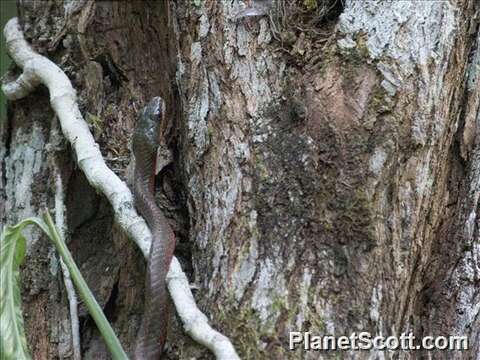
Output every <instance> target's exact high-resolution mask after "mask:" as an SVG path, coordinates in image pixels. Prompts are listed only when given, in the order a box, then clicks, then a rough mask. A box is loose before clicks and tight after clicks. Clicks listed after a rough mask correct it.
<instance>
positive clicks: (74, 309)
mask: <svg viewBox="0 0 480 360" xmlns="http://www.w3.org/2000/svg"><path fill="white" fill-rule="evenodd" d="M53 131H54V132H55V133H57V130H56V129H54V130H53ZM57 134H58V133H57ZM53 163H54V166H53V167H54V169H53V171H54V175H55V224H56V226H57V228H58V232H59V233H60V237H61V238H62V240H63V241H66V237H65V233H66V228H67V226H66V220H65V219H66V215H65V196H64V191H63V181H62V174H61V171H60V168H59V167H58V165H57V163H56V161H55V160H54V161H53ZM60 265H61V267H62V272H63V281H64V283H65V289H66V290H67V298H68V304H69V310H70V329H71V332H72V349H73V359H74V360H81V359H82V353H81V347H80V325H79V321H78V301H77V294H76V293H75V288H74V286H73V282H72V279H71V277H70V271H68V268H67V266H66V265H65V263H64V262H63V259H62V258H61V257H60Z"/></svg>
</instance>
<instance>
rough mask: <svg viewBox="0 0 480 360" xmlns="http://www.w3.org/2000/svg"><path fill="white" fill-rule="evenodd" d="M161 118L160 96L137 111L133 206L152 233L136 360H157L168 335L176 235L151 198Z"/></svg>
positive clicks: (163, 114) (163, 107)
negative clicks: (168, 282)
mask: <svg viewBox="0 0 480 360" xmlns="http://www.w3.org/2000/svg"><path fill="white" fill-rule="evenodd" d="M164 117H165V103H164V101H163V100H162V99H161V98H160V97H154V98H153V99H152V100H150V102H149V103H148V104H147V105H146V106H145V108H144V109H143V110H142V111H141V112H140V116H139V117H138V120H137V124H136V126H135V130H134V134H133V154H134V156H135V170H134V191H133V193H134V199H135V206H136V208H137V210H138V211H139V212H140V214H141V215H142V216H143V217H144V218H145V220H146V221H147V224H148V226H149V227H150V230H151V232H152V247H151V249H150V255H149V258H148V264H147V267H148V269H147V282H146V296H145V313H144V316H143V320H142V325H141V327H140V331H139V334H138V336H137V340H136V346H135V358H136V359H137V360H140V359H141V360H156V359H159V358H160V356H161V354H162V351H163V346H164V344H165V340H166V333H167V320H168V296H167V291H166V283H165V277H166V275H167V272H168V268H169V266H170V261H171V260H172V256H173V251H174V248H175V236H174V234H173V231H172V229H171V227H170V225H169V224H168V221H167V219H166V218H165V216H164V215H163V213H162V211H161V210H160V209H159V208H158V206H157V205H156V203H155V197H154V186H155V183H154V180H155V162H156V154H157V148H158V145H159V129H160V123H161V121H162V120H164Z"/></svg>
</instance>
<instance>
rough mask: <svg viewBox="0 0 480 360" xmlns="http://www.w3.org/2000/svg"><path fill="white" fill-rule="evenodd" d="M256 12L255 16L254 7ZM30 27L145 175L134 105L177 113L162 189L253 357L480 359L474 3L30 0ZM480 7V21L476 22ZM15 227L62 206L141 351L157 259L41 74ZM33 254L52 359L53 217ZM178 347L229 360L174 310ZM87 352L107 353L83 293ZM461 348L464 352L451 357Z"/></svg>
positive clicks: (21, 164) (11, 175)
mask: <svg viewBox="0 0 480 360" xmlns="http://www.w3.org/2000/svg"><path fill="white" fill-rule="evenodd" d="M249 5H250V6H252V9H255V11H257V12H258V13H257V15H258V16H252V17H250V16H246V15H245V14H246V12H244V11H243V10H244V9H245V8H246V6H249ZM18 6H19V7H18V11H19V17H20V22H21V24H22V27H23V30H24V32H25V35H26V37H27V39H28V40H29V42H30V43H31V44H32V45H33V46H34V48H35V49H36V50H37V51H38V52H39V53H42V54H44V55H45V56H48V57H49V58H50V59H52V60H53V61H54V62H55V63H57V64H58V65H59V66H60V67H61V68H62V69H63V70H64V71H65V72H66V73H67V75H68V76H69V78H70V79H71V80H72V82H73V85H74V87H75V88H76V89H77V92H78V100H79V102H80V105H81V107H80V108H81V111H82V113H83V114H84V116H85V118H87V119H88V120H89V121H90V125H91V129H92V132H93V133H94V135H95V137H96V139H97V141H98V142H99V144H100V147H101V150H102V153H103V154H104V156H105V158H106V159H107V162H108V164H109V165H110V166H111V168H112V169H114V171H115V172H117V173H118V174H119V175H120V176H121V177H123V178H126V177H127V173H128V171H127V168H128V166H127V165H128V163H129V160H130V145H129V144H128V143H129V139H130V137H131V133H132V129H133V125H134V123H135V119H136V113H137V111H138V110H139V109H140V108H141V107H142V106H143V105H144V104H145V102H146V101H148V99H149V98H150V97H152V96H155V95H160V96H162V97H163V98H164V99H165V100H166V102H167V106H168V113H169V116H168V123H167V124H165V125H164V126H163V136H164V137H165V138H166V139H167V145H168V146H169V147H170V148H171V149H172V151H173V154H174V156H173V158H174V160H173V163H172V164H171V165H168V166H167V167H166V168H164V170H163V171H162V172H161V173H160V174H159V175H158V177H157V180H158V181H157V184H158V188H157V194H158V203H159V204H160V205H161V206H162V208H163V209H164V211H165V212H166V213H167V215H168V217H169V219H170V220H171V223H172V226H173V227H174V229H175V232H176V235H177V242H178V244H177V252H176V254H177V255H178V256H179V257H180V260H181V261H182V265H183V266H184V269H186V270H187V272H188V273H189V275H190V276H191V281H192V283H194V284H195V285H196V288H197V289H198V290H197V291H196V292H195V293H194V295H195V298H196V300H197V302H198V304H199V306H200V308H201V309H202V310H203V311H204V312H205V313H206V314H207V315H208V316H209V317H210V319H211V322H212V324H213V326H214V327H215V328H217V329H219V330H220V331H222V332H223V333H224V334H225V335H227V336H229V337H230V338H231V340H232V341H233V343H234V345H235V347H236V348H237V350H238V352H239V355H240V356H241V357H242V358H245V359H262V358H265V359H283V358H292V359H303V358H306V359H317V358H324V359H329V358H352V359H363V358H365V359H366V358H378V359H381V358H401V359H414V358H418V357H420V356H425V358H428V356H430V357H431V358H435V359H436V358H441V356H447V357H446V358H449V359H450V358H452V359H453V358H459V359H461V358H463V359H480V358H479V357H478V356H479V355H478V354H479V353H480V315H479V314H480V297H479V296H480V295H479V294H480V287H479V284H480V275H479V274H480V232H479V225H480V216H479V195H480V141H479V140H478V139H479V137H478V134H479V129H480V119H479V106H480V105H479V104H480V86H479V85H478V76H479V70H478V69H479V66H480V50H479V45H480V44H479V42H480V32H479V26H478V10H479V9H478V4H477V2H476V1H475V0H458V1H457V2H456V3H455V4H450V3H448V2H434V1H424V2H416V1H411V2H410V1H396V2H376V1H352V0H345V1H343V2H340V1H334V0H318V1H298V2H289V1H283V0H277V1H273V2H269V1H264V2H260V1H254V2H247V3H244V2H242V1H213V0H205V1H177V2H173V1H169V2H167V1H125V2H116V1H98V2H95V1H92V0H84V1H76V2H62V1H54V0H51V1H33V0H32V1H19V2H18ZM475 14H477V17H475ZM9 106H10V107H9V118H8V126H3V127H2V133H1V139H2V143H1V146H0V164H1V167H0V169H2V177H1V179H0V184H1V185H2V186H1V191H0V197H1V199H2V202H3V203H4V205H3V206H2V207H0V210H1V211H3V213H0V221H1V222H2V224H5V223H15V222H17V221H19V220H21V219H23V218H25V217H27V216H32V215H36V214H37V213H38V212H39V211H40V209H41V208H42V207H49V208H53V196H52V190H51V189H52V188H53V186H52V184H53V180H52V178H53V175H52V170H51V161H50V160H49V159H51V158H52V157H53V158H55V159H56V161H58V162H59V163H60V164H61V167H62V170H63V177H64V179H65V192H66V194H67V204H66V206H67V217H68V226H69V229H68V233H69V247H70V249H71V251H72V252H73V254H74V257H75V259H76V261H78V264H79V267H80V269H81V270H82V272H83V274H84V276H85V277H86V279H87V282H88V283H89V285H90V286H91V287H92V290H93V292H94V293H95V296H96V297H97V299H98V300H99V301H100V303H101V305H102V306H103V307H104V309H105V311H106V314H107V316H108V318H109V320H111V322H112V323H113V324H114V328H115V330H116V331H117V333H118V334H119V335H120V339H121V341H122V344H124V345H125V347H126V349H127V350H128V351H131V350H133V344H134V340H135V337H136V332H137V330H138V327H139V323H140V320H141V316H142V313H143V301H140V300H141V299H143V295H142V294H143V284H144V275H145V271H144V268H145V263H144V260H143V259H142V256H141V253H140V252H139V251H138V249H136V248H135V246H134V244H133V243H132V242H131V241H129V240H128V239H127V238H126V237H125V235H123V234H122V233H121V232H120V231H119V230H118V229H117V228H116V227H115V225H114V222H113V215H112V211H111V209H110V208H109V205H108V202H107V201H106V200H105V199H104V198H103V197H102V196H100V195H98V194H97V193H96V192H95V190H93V189H92V188H91V187H90V186H89V185H88V183H87V182H86V180H85V177H84V176H83V174H82V173H81V171H80V170H79V169H78V168H77V167H76V166H75V159H74V158H73V157H72V152H71V151H70V148H69V147H68V146H67V145H66V144H57V143H52V141H51V139H52V133H54V132H55V131H58V130H57V129H58V125H57V120H56V119H55V116H54V113H53V111H52V110H51V108H50V106H49V103H48V94H47V92H46V90H45V89H43V88H42V89H39V90H37V91H36V92H35V93H34V94H32V95H30V96H28V97H27V98H26V99H24V100H21V101H17V102H13V103H10V104H9ZM28 241H29V243H28V258H27V261H26V263H25V266H24V268H23V269H22V286H23V308H24V311H25V321H26V332H27V337H28V343H29V347H30V350H31V352H32V354H33V356H34V358H36V359H55V358H62V359H68V358H69V357H70V356H71V345H70V344H71V338H70V335H69V334H70V330H69V325H68V322H69V314H68V304H67V299H66V293H65V290H64V288H63V285H62V278H61V274H60V272H59V271H58V256H57V255H56V254H55V252H54V250H53V248H52V247H51V246H50V245H49V244H48V242H47V241H46V240H45V239H43V237H41V236H40V234H39V233H38V232H36V231H31V232H30V233H29V236H28ZM171 318H172V320H171V327H170V329H169V336H168V340H167V343H168V345H167V357H168V358H171V359H189V358H192V357H196V358H205V359H209V358H212V355H211V354H210V353H209V352H208V351H207V350H204V349H202V348H201V347H200V346H198V345H196V344H195V343H194V342H193V341H192V340H190V339H189V338H188V336H186V335H184V334H183V332H182V329H181V324H180V322H179V321H178V320H176V319H175V318H174V315H173V312H172V316H171ZM80 320H81V334H82V350H83V354H84V358H85V359H102V358H108V355H107V353H106V349H105V347H104V345H103V342H102V341H101V338H100V337H99V334H98V332H97V331H96V329H95V325H94V323H93V322H92V321H91V319H90V318H89V316H88V314H87V312H86V310H85V309H83V308H81V311H80ZM290 331H310V332H311V333H312V334H317V335H323V334H331V335H337V336H339V335H344V334H346V335H349V334H351V333H352V332H357V333H358V332H360V331H368V332H370V333H371V334H381V335H385V336H389V335H400V334H401V333H402V332H406V333H408V332H413V333H414V335H415V336H416V337H417V338H420V337H422V336H427V335H443V336H449V335H466V336H468V337H469V345H470V348H469V350H468V351H462V352H450V353H443V355H442V354H440V353H435V352H430V353H427V352H420V351H418V352H407V351H404V352H401V351H398V352H396V353H393V352H387V351H380V350H372V351H364V352H353V351H351V352H345V353H340V352H339V353H336V352H321V353H319V352H306V351H305V350H303V349H301V348H298V349H297V350H295V351H290V350H289V349H288V340H289V332H290ZM445 354H447V355H445Z"/></svg>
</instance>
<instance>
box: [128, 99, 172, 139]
mask: <svg viewBox="0 0 480 360" xmlns="http://www.w3.org/2000/svg"><path fill="white" fill-rule="evenodd" d="M164 117H165V102H164V101H163V99H162V98H161V97H159V96H156V97H154V98H152V99H151V100H150V101H149V102H148V104H147V105H146V106H145V107H144V108H143V109H142V111H140V113H139V117H138V120H137V124H136V125H135V130H134V133H133V142H134V147H135V144H141V143H143V144H144V145H143V146H149V147H152V148H156V147H157V146H158V141H159V139H158V137H159V131H160V123H161V122H162V120H163V119H164Z"/></svg>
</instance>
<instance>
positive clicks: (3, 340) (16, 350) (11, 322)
mask: <svg viewBox="0 0 480 360" xmlns="http://www.w3.org/2000/svg"><path fill="white" fill-rule="evenodd" d="M43 217H44V219H45V221H44V220H42V219H39V218H28V219H25V220H23V221H22V222H20V223H18V224H17V225H15V226H7V227H5V229H4V230H3V231H2V234H1V235H0V236H1V238H0V271H1V278H0V319H1V321H0V326H1V327H0V360H24V359H30V355H29V354H28V348H27V342H26V339H25V330H24V326H23V317H22V308H21V305H22V304H21V297H20V275H19V267H20V265H21V263H22V261H23V259H24V257H25V249H26V241H25V238H24V236H23V235H22V230H23V228H24V227H25V226H27V225H37V226H38V227H39V228H40V229H42V231H43V232H44V233H45V234H46V235H47V236H48V237H49V238H50V240H51V242H52V243H53V244H54V245H55V248H56V249H57V251H58V252H59V253H60V256H61V257H62V259H63V261H64V263H65V265H66V266H67V268H68V270H69V271H70V275H71V277H72V280H73V282H74V284H75V286H76V288H77V291H78V292H79V294H80V297H81V298H82V300H83V301H84V303H85V305H86V306H87V309H88V311H89V312H90V315H91V316H92V318H93V320H94V321H95V323H96V324H97V326H98V329H99V331H100V334H101V335H102V337H103V339H104V340H105V344H106V345H107V348H108V350H109V351H110V354H111V355H112V358H113V359H114V360H128V357H127V354H126V353H125V352H124V350H123V349H122V346H121V344H120V341H119V340H118V338H117V336H116V335H115V333H114V332H113V329H112V327H111V326H110V323H109V322H108V320H107V318H106V317H105V315H104V313H103V311H102V308H101V307H100V305H98V303H97V301H96V300H95V297H94V296H93V294H92V292H91V291H90V289H89V288H88V286H87V283H86V282H85V280H84V279H83V276H82V274H81V273H80V271H79V270H78V267H77V265H76V264H75V262H74V261H73V258H72V255H71V254H70V252H69V251H68V248H67V245H66V244H65V242H64V241H63V239H62V238H61V236H60V234H59V233H58V230H57V228H56V227H55V224H54V223H53V220H52V218H51V216H50V214H49V213H48V211H46V212H45V214H44V216H43Z"/></svg>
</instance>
